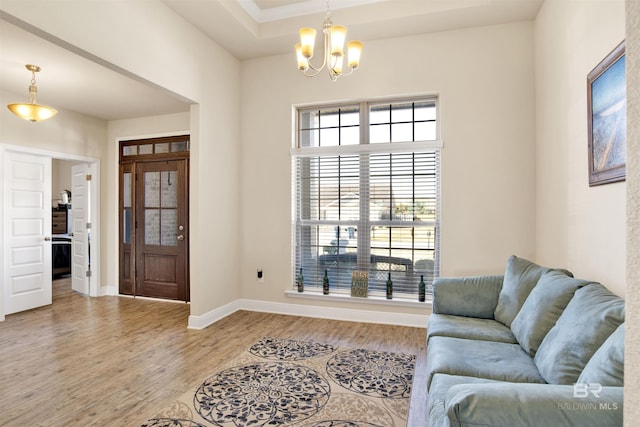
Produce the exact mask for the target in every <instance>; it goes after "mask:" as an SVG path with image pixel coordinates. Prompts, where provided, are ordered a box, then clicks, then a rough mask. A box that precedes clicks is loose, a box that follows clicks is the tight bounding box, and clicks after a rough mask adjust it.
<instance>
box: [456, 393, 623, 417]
mask: <svg viewBox="0 0 640 427" xmlns="http://www.w3.org/2000/svg"><path fill="white" fill-rule="evenodd" d="M594 392H595V393H594ZM623 393H624V390H623V387H602V388H599V390H598V389H590V390H586V388H585V389H584V390H583V389H579V390H577V391H576V393H575V394H576V395H577V396H578V397H574V386H573V385H555V384H526V383H486V384H458V385H454V386H452V387H451V388H449V390H448V392H447V396H446V398H445V410H446V412H447V417H448V418H449V422H450V423H451V426H458V427H462V426H478V425H483V426H495V427H497V426H504V427H512V426H520V425H531V426H532V425H539V426H557V427H561V426H581V427H588V426H593V427H601V426H622V413H623V410H622V407H623ZM596 395H597V396H596Z"/></svg>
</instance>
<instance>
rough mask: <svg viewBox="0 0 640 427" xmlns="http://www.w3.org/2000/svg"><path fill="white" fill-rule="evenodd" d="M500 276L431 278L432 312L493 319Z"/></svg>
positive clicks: (500, 286)
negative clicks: (432, 279)
mask: <svg viewBox="0 0 640 427" xmlns="http://www.w3.org/2000/svg"><path fill="white" fill-rule="evenodd" d="M503 279H504V278H503V277H502V276H473V277H438V278H436V279H435V280H434V281H433V312H434V313H436V314H453V315H456V316H467V317H480V318H483V319H493V312H494V310H495V309H496V304H497V303H498V295H499V294H500V289H501V288H502V281H503Z"/></svg>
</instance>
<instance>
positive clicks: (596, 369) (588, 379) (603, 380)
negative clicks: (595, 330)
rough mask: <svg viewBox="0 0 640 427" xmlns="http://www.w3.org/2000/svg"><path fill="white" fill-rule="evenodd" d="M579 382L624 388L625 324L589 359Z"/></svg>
mask: <svg viewBox="0 0 640 427" xmlns="http://www.w3.org/2000/svg"><path fill="white" fill-rule="evenodd" d="M577 382H578V383H582V384H584V383H598V384H600V385H601V386H620V387H622V386H624V323H623V324H622V325H620V326H618V329H616V330H615V332H614V333H613V334H611V336H609V338H607V340H606V341H605V342H604V344H602V346H601V347H600V348H599V349H598V350H597V351H596V352H595V354H594V355H593V356H592V357H591V359H589V362H588V363H587V366H585V367H584V370H583V371H582V373H581V374H580V376H579V377H578V381H577Z"/></svg>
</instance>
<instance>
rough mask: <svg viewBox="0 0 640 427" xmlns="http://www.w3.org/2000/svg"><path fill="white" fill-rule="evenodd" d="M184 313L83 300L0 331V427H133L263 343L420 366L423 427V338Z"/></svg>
mask: <svg viewBox="0 0 640 427" xmlns="http://www.w3.org/2000/svg"><path fill="white" fill-rule="evenodd" d="M188 316H189V306H188V305H186V304H179V303H170V302H161V301H148V300H141V299H132V298H122V297H100V298H87V297H83V296H81V295H78V294H75V293H74V292H73V291H71V287H70V282H69V280H68V279H63V280H58V281H55V282H54V302H53V304H52V305H51V306H48V307H42V308H38V309H35V310H30V311H27V312H23V313H17V314H12V315H9V316H7V317H6V321H5V322H0V425H2V426H5V427H6V426H11V427H13V426H16V427H25V426H29V427H35V426H38V427H40V426H47V427H53V426H65V427H68V426H74V427H75V426H138V425H139V424H141V423H142V422H143V421H145V420H146V419H147V418H149V417H152V416H153V415H155V413H157V412H158V411H160V410H162V409H163V408H165V407H166V406H167V405H168V404H169V403H171V402H172V401H173V400H174V399H176V398H177V397H179V396H180V395H181V394H183V393H184V392H185V391H186V390H188V389H189V388H190V387H192V386H196V385H197V384H199V383H200V382H202V381H203V380H204V379H206V378H207V377H208V376H209V375H211V374H213V373H215V372H216V370H217V367H218V366H220V365H222V364H224V363H226V362H227V361H228V360H229V359H231V358H233V357H235V356H236V355H237V354H238V353H240V352H241V351H242V350H244V349H246V348H248V347H249V346H250V345H251V344H252V343H253V342H255V341H257V340H258V339H260V338H262V337H264V336H272V337H280V338H288V339H298V340H310V341H316V342H322V343H330V344H333V345H336V346H343V347H362V348H370V349H375V350H386V351H397V352H403V353H412V354H415V355H416V356H417V366H416V368H417V369H416V375H415V379H414V387H413V393H412V397H411V409H410V413H409V426H410V427H422V426H425V425H426V399H427V397H426V390H425V388H426V387H425V386H424V384H425V383H426V381H425V377H424V375H422V374H421V371H424V364H425V363H426V362H425V353H426V347H425V345H426V344H425V335H426V331H425V329H420V328H408V327H400V326H386V325H372V324H364V323H356V322H341V321H333V320H321V319H312V318H304V317H295V316H283V315H277V314H266V313H256V312H247V311H239V312H236V313H234V314H232V315H231V316H228V317H227V318H225V319H223V320H221V321H219V322H217V323H215V324H214V325H211V326H209V327H208V328H206V329H204V330H202V331H194V330H188V329H187V327H186V325H187V318H188Z"/></svg>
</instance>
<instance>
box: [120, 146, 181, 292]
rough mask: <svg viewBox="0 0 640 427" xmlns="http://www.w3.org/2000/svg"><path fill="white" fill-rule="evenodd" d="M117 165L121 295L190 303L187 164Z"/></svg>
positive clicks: (151, 161)
mask: <svg viewBox="0 0 640 427" xmlns="http://www.w3.org/2000/svg"><path fill="white" fill-rule="evenodd" d="M139 160H140V161H135V162H132V163H130V164H124V165H122V166H121V195H122V197H121V202H120V204H121V209H120V212H121V227H120V229H121V242H120V248H121V251H120V293H122V294H129V295H136V296H145V297H152V298H165V299H174V300H181V301H189V284H188V229H189V227H188V218H189V215H188V206H189V203H188V159H166V160H155V159H152V158H147V159H139Z"/></svg>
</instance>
